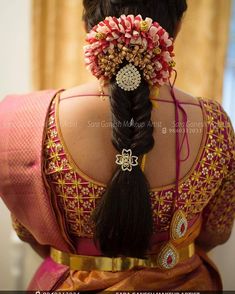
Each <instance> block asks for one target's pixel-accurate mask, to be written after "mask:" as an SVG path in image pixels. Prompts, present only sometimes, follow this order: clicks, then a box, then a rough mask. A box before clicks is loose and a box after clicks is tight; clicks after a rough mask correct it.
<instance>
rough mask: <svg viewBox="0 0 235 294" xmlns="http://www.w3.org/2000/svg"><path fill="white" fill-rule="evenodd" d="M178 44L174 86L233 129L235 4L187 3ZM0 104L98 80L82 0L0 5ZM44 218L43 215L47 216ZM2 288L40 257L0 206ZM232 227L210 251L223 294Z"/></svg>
mask: <svg viewBox="0 0 235 294" xmlns="http://www.w3.org/2000/svg"><path fill="white" fill-rule="evenodd" d="M188 5H189V9H188V12H187V14H186V15H185V17H184V21H183V26H182V31H181V33H180V35H179V36H178V38H177V41H176V57H177V58H176V62H177V71H178V80H177V86H178V87H180V88H182V89H183V90H184V91H186V92H190V93H191V94H192V95H195V96H203V97H207V98H212V99H215V100H217V101H219V102H220V103H221V104H222V106H223V107H224V109H225V110H226V112H227V113H228V115H229V116H230V118H231V120H232V123H233V125H234V126H235V98H234V97H233V86H234V84H235V0H216V1H215V0H188ZM0 7H1V9H0V20H1V26H0V39H1V46H0V101H1V99H3V98H4V96H5V95H6V94H13V93H17V94H20V93H27V92H31V91H35V90H40V89H49V88H69V87H72V86H76V85H78V84H81V83H83V82H85V81H87V80H88V79H93V78H92V77H91V76H90V75H89V74H88V72H87V71H86V69H85V67H84V63H83V45H84V38H85V32H84V26H83V23H82V21H81V18H82V0H0ZM42 213H43V212H42ZM0 216H1V220H0V234H1V250H0V260H1V264H0V290H13V289H14V290H16V289H17V290H20V289H22V290H23V289H25V287H26V285H27V284H28V282H29V280H30V279H31V277H32V275H33V273H34V271H35V270H36V268H37V266H38V265H39V263H40V262H41V259H40V258H39V257H38V256H37V255H36V254H35V253H34V252H33V250H32V249H31V248H30V247H29V246H28V245H27V244H25V243H23V242H21V241H20V240H19V239H18V237H17V236H16V235H15V233H14V231H13V230H12V226H11V221H10V215H9V212H8V211H7V209H6V207H5V206H4V204H3V203H2V201H1V200H0ZM234 246H235V228H234V230H233V234H232V236H231V238H230V240H229V241H228V242H227V243H226V244H224V245H221V246H218V247H217V248H215V249H214V250H213V251H211V252H210V256H211V258H212V259H213V260H214V261H215V263H216V264H217V266H218V267H219V269H220V271H221V275H222V278H223V282H224V290H235V279H234V273H235V253H234Z"/></svg>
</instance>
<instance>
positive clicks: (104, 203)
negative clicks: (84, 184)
mask: <svg viewBox="0 0 235 294" xmlns="http://www.w3.org/2000/svg"><path fill="white" fill-rule="evenodd" d="M110 103H111V111H112V123H113V133H112V143H113V145H114V147H115V148H116V149H117V150H118V151H119V152H121V151H122V149H123V148H131V149H132V152H133V154H134V155H136V156H139V155H141V154H144V153H146V152H148V151H149V150H150V149H152V147H153V145H154V139H153V137H152V133H153V126H152V124H151V121H150V118H151V110H152V104H151V102H150V100H149V88H148V85H147V83H146V82H145V81H144V80H142V83H141V86H140V87H139V88H138V91H133V92H131V93H127V92H125V91H123V90H122V89H121V88H120V87H119V86H118V85H117V83H116V81H115V80H114V79H113V80H112V81H111V97H110ZM132 118H133V119H134V125H133V126H128V124H127V123H128V122H130V120H131V119H132ZM149 123H150V124H149ZM93 220H94V222H95V235H94V241H95V243H96V242H97V240H99V246H100V249H101V250H102V252H103V253H104V254H106V255H107V256H117V255H120V254H121V255H127V256H134V257H142V258H143V257H144V254H145V252H146V250H147V249H148V247H149V240H150V237H151V235H152V231H153V220H152V211H151V202H150V198H149V183H148V181H147V179H146V177H145V175H144V174H143V172H142V170H141V168H140V165H138V166H135V167H134V168H133V169H132V171H131V172H128V171H122V169H121V168H120V166H118V167H117V169H116V171H115V174H114V175H113V177H112V180H111V182H110V183H109V185H108V187H107V189H106V191H105V193H104V195H102V198H101V199H100V201H99V203H98V205H97V207H96V209H95V210H94V212H93Z"/></svg>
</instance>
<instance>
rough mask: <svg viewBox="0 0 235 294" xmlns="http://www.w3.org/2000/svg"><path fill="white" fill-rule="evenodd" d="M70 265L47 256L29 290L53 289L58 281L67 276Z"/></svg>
mask: <svg viewBox="0 0 235 294" xmlns="http://www.w3.org/2000/svg"><path fill="white" fill-rule="evenodd" d="M68 273H69V267H68V266H65V265H62V264H58V263H56V262H54V261H53V260H52V259H51V258H50V257H47V258H46V259H45V260H44V261H43V262H42V264H41V265H40V267H39V268H38V270H37V271H36V273H35V274H34V277H33V279H32V280H31V282H30V284H29V285H28V288H27V290H28V291H33V290H35V291H43V290H44V291H45V290H46V291H50V290H53V289H54V288H55V287H56V285H57V283H58V281H61V280H62V281H63V277H65V278H66V277H67V275H68Z"/></svg>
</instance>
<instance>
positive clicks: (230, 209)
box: [203, 105, 235, 236]
mask: <svg viewBox="0 0 235 294" xmlns="http://www.w3.org/2000/svg"><path fill="white" fill-rule="evenodd" d="M220 108H221V111H222V112H223V115H224V116H225V119H226V120H225V124H226V127H227V130H228V131H227V142H228V149H229V154H230V161H229V165H228V172H227V174H226V175H225V176H224V178H223V179H222V182H221V185H220V186H219V188H218V189H217V190H216V192H215V194H214V195H213V196H212V198H211V200H210V201H209V203H208V204H207V206H206V207H205V209H204V211H203V230H205V231H209V232H211V233H213V234H217V235H218V236H223V235H224V236H230V233H231V231H232V227H233V223H234V218H235V134H234V129H233V125H232V123H231V120H230V118H229V116H228V115H227V113H226V112H225V110H224V109H223V107H222V106H221V105H220Z"/></svg>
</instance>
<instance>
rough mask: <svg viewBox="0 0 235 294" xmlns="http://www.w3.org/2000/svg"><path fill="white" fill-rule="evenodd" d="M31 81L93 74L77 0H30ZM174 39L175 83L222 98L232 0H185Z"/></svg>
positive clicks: (76, 80)
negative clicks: (85, 54)
mask: <svg viewBox="0 0 235 294" xmlns="http://www.w3.org/2000/svg"><path fill="white" fill-rule="evenodd" d="M32 1H33V5H32V37H33V43H32V51H33V54H32V56H33V62H32V64H33V68H32V75H33V87H34V89H35V90H37V89H47V88H61V87H62V88H69V87H71V86H75V85H78V84H82V83H84V82H86V81H87V80H92V79H94V78H93V77H92V76H91V75H90V74H89V73H88V71H87V70H86V69H85V66H84V61H83V45H84V44H85V41H84V39H85V30H84V25H83V23H82V20H81V19H82V1H81V0H49V1H48V0H32ZM188 7H189V9H188V11H187V13H186V15H185V17H184V19H183V24H182V31H181V32H180V34H179V36H178V37H177V39H176V62H177V66H176V69H177V71H178V79H177V83H176V85H177V86H178V87H180V88H181V89H183V90H184V91H186V92H189V93H191V94H192V95H195V96H203V97H208V98H213V99H216V100H218V101H220V102H221V101H222V86H223V74H224V67H225V56H226V50H227V43H228V33H229V20H230V11H231V0H216V1H214V0H188Z"/></svg>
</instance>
